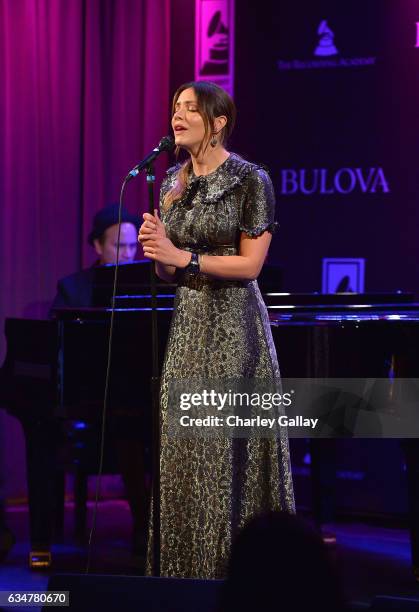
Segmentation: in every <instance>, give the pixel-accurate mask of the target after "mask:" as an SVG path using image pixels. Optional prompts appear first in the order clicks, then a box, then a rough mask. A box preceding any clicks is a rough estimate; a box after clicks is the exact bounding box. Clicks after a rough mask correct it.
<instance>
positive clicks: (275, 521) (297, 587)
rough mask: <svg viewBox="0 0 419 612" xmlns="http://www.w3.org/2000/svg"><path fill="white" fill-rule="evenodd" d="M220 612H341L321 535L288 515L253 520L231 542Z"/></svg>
mask: <svg viewBox="0 0 419 612" xmlns="http://www.w3.org/2000/svg"><path fill="white" fill-rule="evenodd" d="M220 609H221V610H222V612H236V611H237V612H250V610H252V611H257V612H268V611H269V612H271V611H272V612H274V611H275V612H291V611H294V610H295V611H296V612H297V611H298V612H300V611H307V612H311V611H312V610H313V611H314V610H321V611H322V612H332V611H333V612H337V611H342V610H343V609H344V605H343V596H342V593H341V589H340V584H339V581H338V578H337V574H336V572H335V570H334V567H333V565H332V562H331V559H330V558H329V553H328V550H327V549H326V546H325V544H324V543H323V540H322V538H321V536H320V534H319V533H318V532H317V531H315V530H314V529H313V528H312V527H311V526H310V525H308V524H307V523H306V522H305V521H303V520H302V519H300V518H298V517H297V516H295V515H292V514H287V513H280V512H271V513H267V514H263V515H259V516H256V517H254V518H253V519H251V520H250V521H249V522H248V523H247V525H246V526H245V527H244V528H243V530H242V531H241V532H240V533H239V534H238V536H237V538H236V540H235V541H234V542H233V546H232V551H231V557H230V562H229V566H228V576H227V581H226V584H225V587H224V591H223V598H222V605H221V608H220Z"/></svg>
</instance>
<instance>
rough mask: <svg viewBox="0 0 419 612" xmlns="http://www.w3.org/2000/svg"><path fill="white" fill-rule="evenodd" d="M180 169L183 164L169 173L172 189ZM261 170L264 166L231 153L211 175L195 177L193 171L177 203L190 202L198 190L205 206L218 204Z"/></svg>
mask: <svg viewBox="0 0 419 612" xmlns="http://www.w3.org/2000/svg"><path fill="white" fill-rule="evenodd" d="M180 167H181V164H177V165H176V166H173V167H172V168H169V170H168V171H167V174H168V179H169V182H170V187H171V186H172V185H173V184H174V182H175V180H176V172H177V171H178V170H179V168H180ZM260 168H262V166H258V165H256V164H252V163H251V162H248V161H246V160H245V159H243V158H242V157H240V155H237V154H236V153H230V155H229V157H228V158H227V159H226V160H225V161H224V162H223V163H222V164H220V165H219V166H218V168H216V169H215V170H214V171H213V172H211V173H210V174H204V175H201V176H195V174H194V173H193V170H192V169H191V171H190V174H189V181H188V186H187V187H186V189H185V192H184V193H183V196H182V197H181V198H180V199H179V200H176V203H177V204H181V203H182V204H183V203H186V202H189V201H190V200H191V199H192V198H193V197H195V195H196V193H197V191H198V189H199V190H200V191H201V198H202V201H203V202H204V203H205V204H212V203H214V202H218V200H220V199H221V198H223V197H224V196H226V195H227V194H229V193H230V192H231V191H233V190H234V189H236V187H238V186H239V185H242V184H243V182H244V181H245V180H246V178H247V177H248V176H249V174H250V173H251V172H253V171H254V170H258V169H260ZM170 179H172V180H170ZM174 204H175V202H174Z"/></svg>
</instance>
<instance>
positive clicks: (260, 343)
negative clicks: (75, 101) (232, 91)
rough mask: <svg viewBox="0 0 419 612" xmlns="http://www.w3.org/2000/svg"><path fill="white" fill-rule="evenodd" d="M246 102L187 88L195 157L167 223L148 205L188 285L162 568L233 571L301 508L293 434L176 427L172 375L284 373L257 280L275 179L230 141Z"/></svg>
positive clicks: (186, 132)
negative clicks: (249, 533) (243, 543)
mask: <svg viewBox="0 0 419 612" xmlns="http://www.w3.org/2000/svg"><path fill="white" fill-rule="evenodd" d="M235 115H236V110H235V106H234V103H233V101H232V99H231V97H230V96H229V95H228V94H227V92H225V91H224V90H223V89H221V88H220V87H218V86H217V85H215V84H214V83H210V82H201V81H196V82H192V83H186V84H184V85H182V86H181V87H179V89H178V90H177V91H176V93H175V95H174V99H173V114H172V128H173V132H174V135H175V143H176V145H177V147H178V148H182V149H184V150H186V151H187V153H188V155H189V157H188V160H187V161H186V162H185V163H183V164H182V165H177V166H175V167H174V168H171V169H169V170H168V173H167V174H168V175H167V177H166V179H165V180H164V181H163V184H162V187H161V192H160V211H161V220H160V219H159V217H158V215H157V213H156V215H155V216H154V217H153V216H152V215H150V214H148V213H146V214H144V223H143V224H142V226H141V228H140V233H139V240H140V242H141V243H142V246H143V250H144V255H145V256H146V257H147V258H149V259H152V260H154V261H155V262H156V271H157V274H158V276H159V277H160V278H162V279H164V280H167V281H171V282H176V283H177V285H178V288H177V293H176V300H175V308H174V313H173V319H172V325H171V330H170V334H169V339H168V344H167V349H166V355H165V360H164V366H163V372H162V383H161V394H160V408H161V423H162V425H161V426H162V429H161V575H162V576H178V577H194V578H221V577H223V576H224V575H225V566H226V561H227V559H228V555H229V550H230V544H231V539H232V537H233V536H234V534H235V533H236V531H237V530H238V529H240V527H241V526H242V525H243V524H244V522H245V521H246V520H247V519H248V518H250V517H251V516H252V515H254V514H256V513H258V512H261V511H267V510H285V511H289V512H294V496H293V487H292V479H291V470H290V462H289V450H288V439H287V436H286V434H285V433H283V434H281V435H278V437H277V438H270V439H267V438H261V437H257V436H250V437H248V438H247V439H231V438H229V437H227V436H225V437H223V436H216V437H214V438H210V439H208V438H207V439H203V438H200V437H196V438H194V439H184V438H180V437H173V436H171V435H169V432H168V424H167V421H168V410H169V406H168V390H169V383H170V381H173V380H176V381H179V380H185V381H186V380H191V379H198V378H199V379H202V380H208V381H211V380H219V379H233V378H234V379H265V380H266V379H268V380H279V368H278V362H277V357H276V352H275V346H274V343H273V340H272V335H271V330H270V327H269V320H268V315H267V311H266V307H265V304H264V302H263V300H262V297H261V294H260V291H259V288H258V284H257V281H256V279H257V277H258V275H259V272H260V270H261V268H262V265H263V262H264V260H265V257H266V254H267V251H268V248H269V244H270V242H271V237H272V232H273V231H274V228H275V223H274V208H275V202H274V193H273V187H272V183H271V180H270V178H269V176H268V174H267V173H266V171H265V170H263V169H262V168H261V167H259V166H257V165H255V164H252V163H249V162H247V161H245V160H244V159H242V158H241V157H239V156H238V155H236V154H235V153H231V152H229V151H227V149H226V148H225V145H226V142H227V139H228V138H229V136H230V134H231V132H232V130H233V126H234V122H235Z"/></svg>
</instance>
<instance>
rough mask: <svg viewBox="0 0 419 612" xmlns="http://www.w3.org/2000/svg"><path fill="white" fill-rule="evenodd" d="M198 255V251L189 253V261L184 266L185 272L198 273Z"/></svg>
mask: <svg viewBox="0 0 419 612" xmlns="http://www.w3.org/2000/svg"><path fill="white" fill-rule="evenodd" d="M199 270H200V266H199V257H198V253H191V261H190V262H189V263H188V265H187V266H186V272H189V273H190V274H199Z"/></svg>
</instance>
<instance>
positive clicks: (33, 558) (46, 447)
mask: <svg viewBox="0 0 419 612" xmlns="http://www.w3.org/2000/svg"><path fill="white" fill-rule="evenodd" d="M22 424H23V428H24V432H25V439H26V466H27V482H28V501H29V525H30V543H31V553H30V557H29V564H30V566H31V567H37V568H39V567H49V566H50V564H51V553H50V549H51V539H52V526H53V518H54V489H55V487H54V484H55V476H56V468H57V445H58V441H59V435H60V431H59V424H58V422H57V421H56V420H52V419H25V421H23V423H22Z"/></svg>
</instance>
